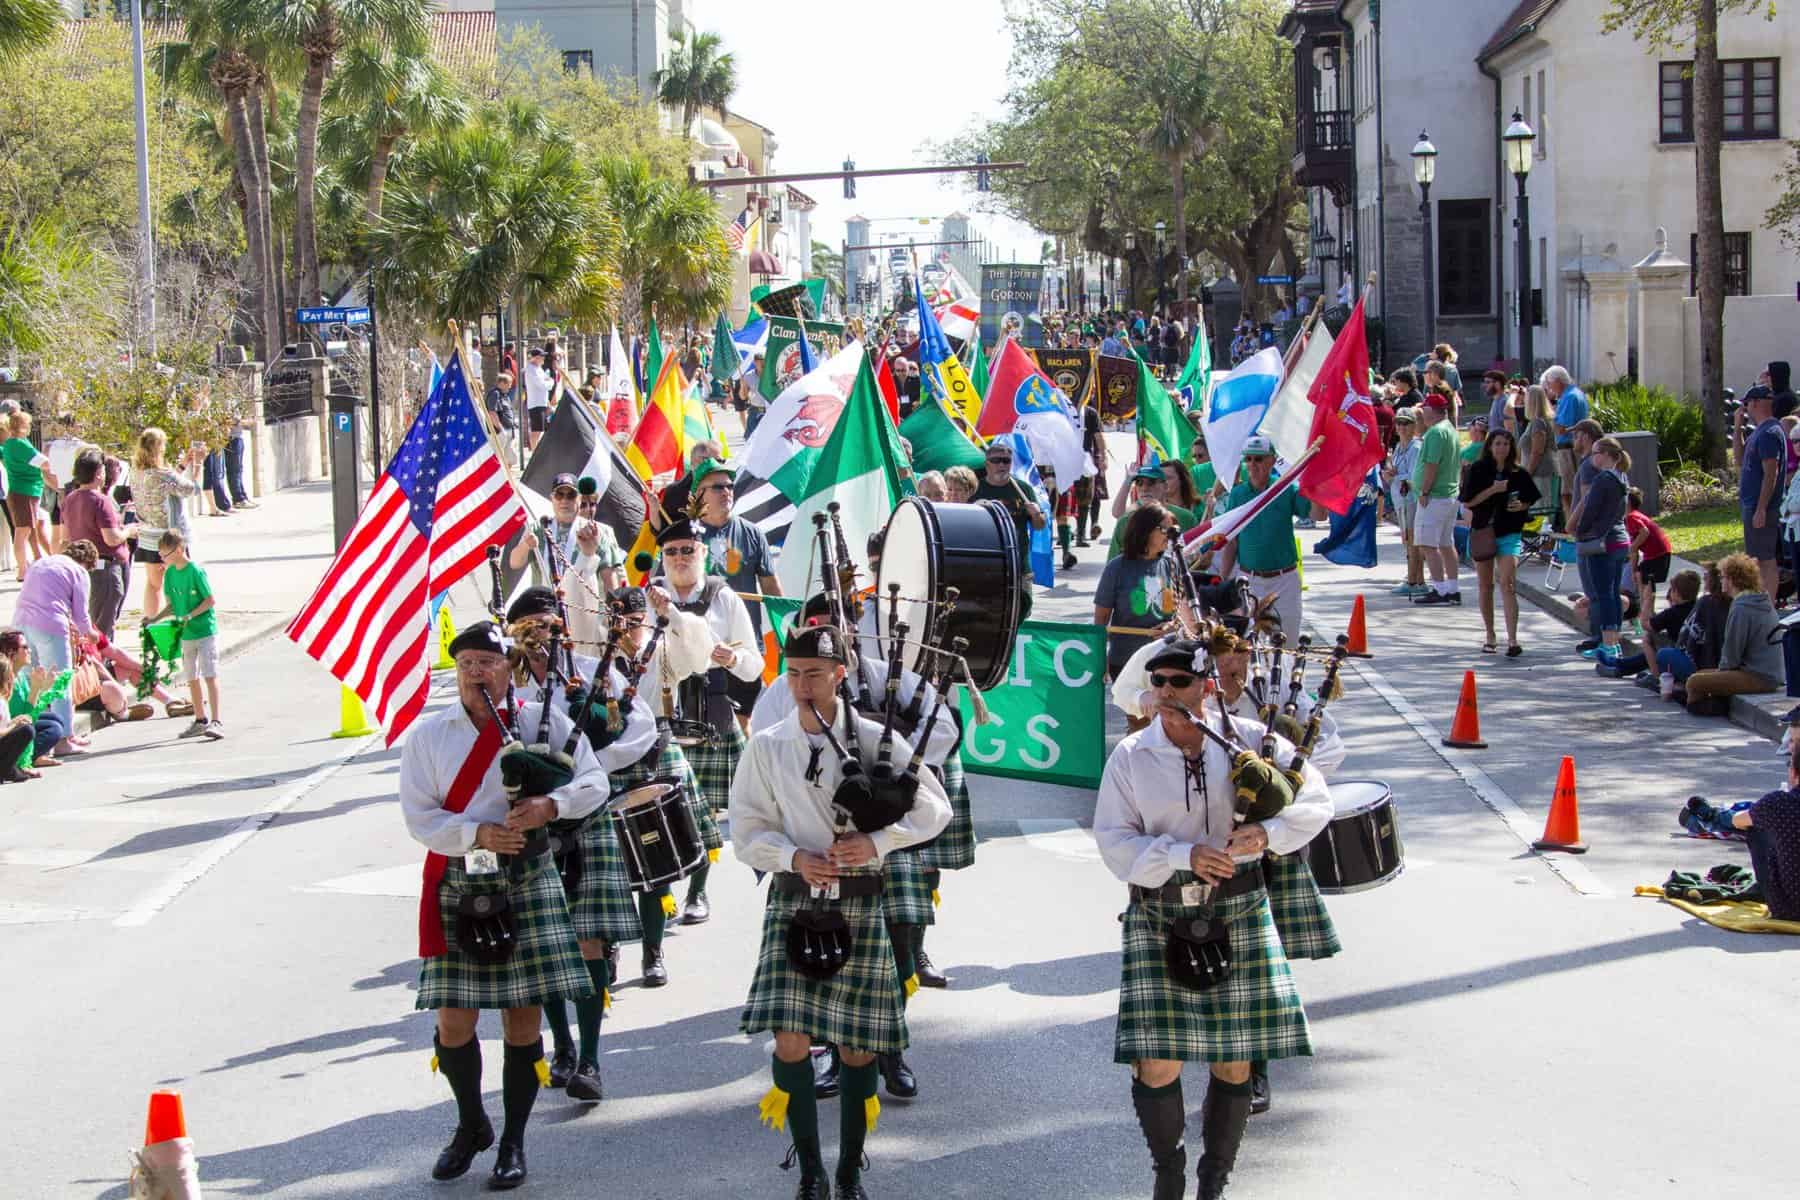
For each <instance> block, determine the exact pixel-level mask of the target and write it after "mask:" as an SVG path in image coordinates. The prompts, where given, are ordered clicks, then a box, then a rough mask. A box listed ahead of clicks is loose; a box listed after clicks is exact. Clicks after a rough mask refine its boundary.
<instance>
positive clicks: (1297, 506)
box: [1219, 433, 1312, 642]
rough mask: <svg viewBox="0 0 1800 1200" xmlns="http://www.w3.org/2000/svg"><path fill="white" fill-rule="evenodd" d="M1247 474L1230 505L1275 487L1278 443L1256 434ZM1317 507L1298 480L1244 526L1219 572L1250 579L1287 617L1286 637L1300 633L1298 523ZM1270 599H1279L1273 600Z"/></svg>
mask: <svg viewBox="0 0 1800 1200" xmlns="http://www.w3.org/2000/svg"><path fill="white" fill-rule="evenodd" d="M1244 473H1245V475H1246V476H1247V477H1248V478H1246V479H1245V480H1244V481H1243V482H1241V483H1239V484H1238V485H1237V486H1236V487H1234V488H1232V489H1231V494H1230V495H1228V496H1226V497H1225V509H1226V510H1230V509H1234V508H1236V507H1238V506H1239V505H1240V504H1248V503H1250V502H1251V501H1252V500H1254V499H1256V497H1258V496H1260V495H1262V494H1263V493H1264V492H1265V491H1267V490H1268V489H1269V488H1270V487H1272V486H1273V476H1274V474H1275V443H1274V442H1271V441H1270V440H1269V439H1268V438H1266V437H1264V436H1263V435H1262V434H1260V433H1258V434H1252V435H1251V436H1250V439H1249V440H1248V441H1246V442H1245V443H1244ZM1311 513H1312V505H1311V503H1309V502H1308V501H1307V500H1305V499H1303V498H1302V497H1301V495H1300V488H1299V485H1297V484H1290V485H1288V489H1287V491H1286V492H1285V493H1284V494H1283V495H1281V496H1278V497H1277V498H1275V499H1274V500H1271V501H1270V502H1269V504H1268V507H1266V508H1264V509H1263V510H1262V511H1261V512H1259V513H1257V514H1256V517H1255V518H1254V519H1253V520H1251V521H1250V522H1249V523H1248V524H1246V525H1244V526H1243V527H1242V528H1241V529H1240V530H1239V531H1238V535H1237V537H1236V538H1234V539H1232V540H1231V541H1229V542H1226V543H1225V549H1224V550H1223V551H1222V552H1221V553H1220V555H1219V573H1220V574H1221V575H1223V576H1224V577H1225V578H1227V579H1229V578H1231V576H1232V572H1233V570H1234V569H1235V570H1236V572H1237V573H1238V574H1239V575H1241V576H1243V577H1244V578H1245V579H1247V580H1249V583H1250V595H1251V596H1252V597H1254V598H1255V600H1256V602H1257V604H1258V605H1259V606H1261V607H1263V608H1272V609H1273V610H1274V612H1275V614H1276V615H1277V616H1279V617H1280V618H1281V632H1282V636H1284V637H1286V638H1287V639H1288V641H1290V642H1291V641H1293V640H1294V639H1295V638H1297V637H1299V636H1300V618H1301V605H1300V551H1299V549H1298V545H1297V543H1296V542H1295V540H1294V522H1295V521H1296V520H1297V519H1299V518H1300V517H1303V516H1310V515H1311ZM1270 597H1273V599H1272V600H1271V599H1270Z"/></svg>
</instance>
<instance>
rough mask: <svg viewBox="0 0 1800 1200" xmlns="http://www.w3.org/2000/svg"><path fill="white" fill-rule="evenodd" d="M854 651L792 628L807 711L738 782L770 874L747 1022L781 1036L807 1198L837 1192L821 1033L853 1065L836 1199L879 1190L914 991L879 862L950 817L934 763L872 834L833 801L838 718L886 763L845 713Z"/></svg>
mask: <svg viewBox="0 0 1800 1200" xmlns="http://www.w3.org/2000/svg"><path fill="white" fill-rule="evenodd" d="M844 652H845V647H844V638H843V635H842V634H841V633H839V632H838V631H837V630H836V629H833V628H831V627H829V626H811V627H808V628H805V629H800V630H797V631H795V632H793V633H791V634H790V635H789V636H788V640H787V644H786V656H787V673H786V676H785V682H786V686H787V688H788V689H789V694H790V695H791V696H792V697H793V699H794V701H795V704H796V706H797V708H796V711H794V712H792V713H790V714H788V715H787V716H786V717H785V718H783V719H782V720H781V721H780V722H779V723H777V724H776V725H775V726H774V727H773V728H769V729H762V730H758V731H756V732H755V733H753V734H752V736H751V739H750V745H749V747H748V748H747V750H746V751H745V753H744V759H743V763H742V764H741V765H740V767H739V769H738V774H737V777H736V779H734V780H733V781H732V787H731V840H732V848H733V851H734V852H735V853H736V855H737V857H738V858H739V859H740V860H742V861H743V862H744V864H745V865H746V866H749V867H751V868H752V869H754V870H757V871H765V872H769V873H770V885H769V898H768V902H767V907H766V908H765V910H764V914H763V930H762V943H761V950H760V952H759V953H758V956H757V967H756V977H755V979H754V980H753V981H752V983H751V985H750V993H749V998H748V999H747V1000H746V1002H745V1005H744V1013H743V1017H742V1019H741V1020H740V1021H739V1028H740V1029H741V1030H742V1031H743V1032H745V1033H751V1034H754V1033H760V1032H763V1031H767V1030H773V1031H774V1033H775V1055H774V1059H773V1062H772V1064H771V1071H772V1074H773V1076H774V1080H773V1082H774V1086H773V1087H771V1088H770V1090H769V1092H768V1093H767V1094H766V1095H765V1096H764V1097H763V1101H762V1110H761V1111H762V1116H763V1119H764V1120H765V1121H767V1122H768V1123H769V1124H770V1125H771V1126H773V1127H774V1128H775V1129H776V1130H778V1131H779V1130H782V1129H784V1128H786V1127H787V1126H788V1125H789V1124H791V1125H792V1133H793V1139H794V1146H793V1152H792V1154H791V1155H790V1161H792V1160H798V1162H799V1163H800V1183H799V1188H798V1191H797V1192H796V1196H797V1197H799V1198H800V1200H819V1198H822V1197H826V1196H829V1195H831V1189H830V1186H829V1185H828V1184H827V1183H826V1180H825V1167H824V1153H823V1150H822V1148H821V1146H820V1143H819V1114H818V1098H817V1097H816V1095H815V1094H814V1090H813V1070H812V1065H811V1063H810V1061H809V1060H810V1054H809V1049H810V1045H811V1042H812V1040H813V1039H814V1038H818V1039H821V1040H825V1041H829V1042H833V1043H835V1044H836V1045H837V1047H838V1052H839V1057H840V1060H841V1062H842V1070H841V1077H842V1078H841V1085H840V1099H839V1132H840V1137H839V1143H838V1163H837V1171H836V1182H837V1195H838V1200H867V1195H868V1193H867V1192H866V1191H865V1190H864V1189H863V1186H862V1178H861V1174H862V1151H863V1144H864V1142H865V1140H866V1138H867V1135H868V1133H869V1132H870V1130H871V1129H872V1128H873V1127H874V1125H875V1118H876V1116H877V1115H878V1114H879V1113H880V1111H881V1104H880V1101H878V1100H877V1099H876V1098H875V1085H876V1073H877V1068H876V1065H875V1055H876V1054H878V1053H897V1052H899V1051H900V1050H903V1049H904V1048H905V1047H906V1016H905V1008H904V991H903V989H902V988H901V986H900V983H899V978H898V976H897V975H896V974H895V970H894V962H893V957H892V953H893V952H892V948H891V946H890V944H889V942H888V937H887V924H886V921H885V919H884V910H883V904H884V901H883V897H882V891H881V886H882V885H881V875H880V872H879V869H878V868H879V865H880V863H881V862H882V860H883V859H885V858H886V857H888V856H889V855H891V854H892V853H893V852H894V851H896V850H903V849H905V848H906V847H908V846H912V845H915V844H917V843H918V842H921V841H924V840H925V839H927V838H930V837H932V836H934V835H936V834H937V833H938V832H939V831H940V830H942V829H943V827H944V826H945V825H946V824H947V823H948V822H949V820H950V802H949V800H948V799H947V798H946V797H945V795H944V792H943V787H942V785H940V784H939V783H938V782H937V780H936V779H935V778H934V777H933V776H932V775H931V774H930V772H923V773H921V775H920V776H919V783H918V788H917V790H916V792H914V793H913V795H912V797H911V803H910V807H908V808H906V809H905V811H904V812H903V814H902V815H901V816H900V818H899V820H897V821H893V822H892V823H889V824H886V825H884V826H882V827H880V828H877V829H875V831H874V832H873V833H855V832H851V831H850V826H849V821H850V815H849V813H848V811H847V810H845V809H844V808H842V807H841V806H840V805H838V804H837V803H835V802H834V798H835V797H836V796H837V794H838V791H839V785H840V784H841V783H843V782H844V779H845V769H844V764H843V761H842V760H841V759H840V757H839V755H838V753H837V751H835V750H834V749H833V748H832V746H831V737H828V736H827V733H826V729H828V728H830V729H835V730H837V731H841V734H838V733H834V734H833V735H832V736H834V737H836V738H837V741H838V743H839V745H841V746H842V747H843V748H844V752H845V753H846V754H849V755H853V756H855V757H856V759H857V760H859V761H860V762H861V763H865V764H866V763H872V762H874V761H875V755H876V753H877V749H878V746H879V743H880V741H881V726H879V725H877V724H875V723H874V722H873V721H870V720H868V719H866V718H863V717H860V716H857V715H856V714H855V713H854V712H841V713H840V711H839V701H838V694H837V692H838V687H839V685H840V684H841V682H842V680H843V678H844V665H843V664H844ZM815 710H816V715H815ZM821 719H822V720H823V721H824V722H827V723H828V724H827V725H826V726H821V724H820V720H821ZM893 752H894V759H895V761H896V763H897V764H898V765H899V766H901V767H904V766H905V765H906V763H907V762H908V761H910V759H911V753H910V751H909V750H907V749H906V748H905V746H904V743H900V744H898V745H896V746H895V747H894V748H893ZM846 941H847V943H848V944H847V945H846ZM815 951H816V952H817V953H816V954H815Z"/></svg>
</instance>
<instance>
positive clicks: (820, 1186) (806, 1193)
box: [794, 1175, 831, 1200]
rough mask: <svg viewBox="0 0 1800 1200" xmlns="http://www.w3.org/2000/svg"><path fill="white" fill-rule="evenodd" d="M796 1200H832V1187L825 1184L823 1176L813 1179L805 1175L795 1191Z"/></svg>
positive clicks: (816, 1176)
mask: <svg viewBox="0 0 1800 1200" xmlns="http://www.w3.org/2000/svg"><path fill="white" fill-rule="evenodd" d="M794 1200H831V1185H830V1184H829V1183H827V1182H825V1177H824V1176H823V1175H815V1176H813V1177H812V1178H811V1179H808V1178H806V1177H805V1176H804V1175H803V1176H801V1177H800V1186H799V1187H797V1188H795V1189H794Z"/></svg>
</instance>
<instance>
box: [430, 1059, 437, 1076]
mask: <svg viewBox="0 0 1800 1200" xmlns="http://www.w3.org/2000/svg"><path fill="white" fill-rule="evenodd" d="M431 1073H432V1074H433V1075H436V1074H437V1073H438V1061H437V1055H435V1054H434V1055H432V1056H431Z"/></svg>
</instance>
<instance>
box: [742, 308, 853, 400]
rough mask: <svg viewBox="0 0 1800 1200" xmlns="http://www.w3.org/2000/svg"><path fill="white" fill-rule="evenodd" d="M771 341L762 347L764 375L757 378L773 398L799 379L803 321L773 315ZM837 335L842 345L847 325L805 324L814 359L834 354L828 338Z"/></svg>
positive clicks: (812, 322)
mask: <svg viewBox="0 0 1800 1200" xmlns="http://www.w3.org/2000/svg"><path fill="white" fill-rule="evenodd" d="M768 320H769V344H768V345H767V346H766V347H764V349H763V368H762V377H761V378H760V379H758V380H757V385H758V387H759V388H760V389H761V390H762V394H763V395H764V396H766V397H768V398H769V399H770V400H773V399H775V398H776V397H777V396H779V395H781V393H782V391H783V390H785V389H786V388H787V385H788V384H790V383H792V382H794V380H796V379H798V378H800V374H801V372H800V322H798V321H796V320H794V319H793V318H792V317H770V318H769V319H768ZM827 338H836V339H837V341H838V343H839V344H840V345H841V344H842V343H843V340H844V327H843V326H842V325H833V324H832V323H831V322H829V321H808V322H807V323H806V344H807V345H809V346H811V347H812V353H813V361H814V362H815V363H821V362H824V361H825V360H826V359H827V358H829V357H831V355H830V353H829V352H828V350H827V348H826V344H825V342H826V339H827Z"/></svg>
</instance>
